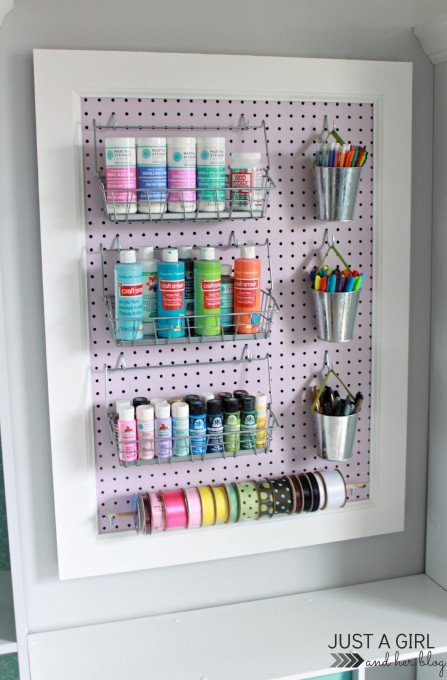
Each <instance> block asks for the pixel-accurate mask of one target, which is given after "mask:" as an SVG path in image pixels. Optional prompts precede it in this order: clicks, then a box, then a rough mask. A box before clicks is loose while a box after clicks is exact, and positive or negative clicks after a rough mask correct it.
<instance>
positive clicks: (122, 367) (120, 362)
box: [117, 352, 127, 371]
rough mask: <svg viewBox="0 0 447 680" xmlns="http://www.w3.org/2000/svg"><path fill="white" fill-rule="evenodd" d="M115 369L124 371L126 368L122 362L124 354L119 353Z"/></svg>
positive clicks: (123, 361)
mask: <svg viewBox="0 0 447 680" xmlns="http://www.w3.org/2000/svg"><path fill="white" fill-rule="evenodd" d="M117 368H121V369H122V370H123V371H125V370H126V368H127V366H126V362H125V360H124V352H120V355H119V359H118V363H117Z"/></svg>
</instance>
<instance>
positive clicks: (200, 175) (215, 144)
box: [197, 137, 225, 212]
mask: <svg viewBox="0 0 447 680" xmlns="http://www.w3.org/2000/svg"><path fill="white" fill-rule="evenodd" d="M197 205H198V210H199V212H220V211H222V210H225V137H200V138H198V139H197Z"/></svg>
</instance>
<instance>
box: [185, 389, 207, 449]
mask: <svg viewBox="0 0 447 680" xmlns="http://www.w3.org/2000/svg"><path fill="white" fill-rule="evenodd" d="M189 437H190V443H191V453H192V455H193V456H202V455H203V454H204V453H206V413H205V407H204V405H203V401H200V400H199V401H191V402H190V403H189Z"/></svg>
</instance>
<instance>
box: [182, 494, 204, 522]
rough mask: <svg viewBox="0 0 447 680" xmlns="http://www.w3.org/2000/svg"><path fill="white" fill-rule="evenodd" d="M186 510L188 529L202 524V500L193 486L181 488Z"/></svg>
mask: <svg viewBox="0 0 447 680" xmlns="http://www.w3.org/2000/svg"><path fill="white" fill-rule="evenodd" d="M183 493H184V494H185V501H186V508H187V512H188V529H195V528H196V527H201V526H202V501H201V500H200V494H199V490H198V489H197V488H196V487H195V486H190V487H188V488H187V489H183Z"/></svg>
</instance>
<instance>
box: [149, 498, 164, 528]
mask: <svg viewBox="0 0 447 680" xmlns="http://www.w3.org/2000/svg"><path fill="white" fill-rule="evenodd" d="M149 503H150V508H151V526H152V532H154V531H164V529H165V527H166V519H165V503H164V499H163V494H161V493H160V492H158V493H154V492H153V491H152V492H150V493H149Z"/></svg>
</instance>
